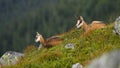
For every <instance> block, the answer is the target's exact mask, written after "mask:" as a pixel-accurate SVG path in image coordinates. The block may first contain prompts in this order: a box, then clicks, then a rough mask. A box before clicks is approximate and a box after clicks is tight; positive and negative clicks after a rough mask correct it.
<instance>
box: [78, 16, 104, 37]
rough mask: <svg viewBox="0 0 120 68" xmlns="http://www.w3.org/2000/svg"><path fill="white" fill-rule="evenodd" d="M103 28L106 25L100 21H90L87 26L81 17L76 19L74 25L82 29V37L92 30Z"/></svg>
mask: <svg viewBox="0 0 120 68" xmlns="http://www.w3.org/2000/svg"><path fill="white" fill-rule="evenodd" d="M105 26H106V24H105V23H103V22H102V21H92V23H91V24H89V25H87V23H86V22H85V21H84V19H83V17H82V16H79V17H78V20H77V24H76V27H77V28H82V29H83V30H84V31H85V32H84V35H87V34H89V33H90V32H92V31H93V30H96V29H101V28H104V27H105Z"/></svg>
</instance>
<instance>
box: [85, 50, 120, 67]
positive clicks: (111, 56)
mask: <svg viewBox="0 0 120 68" xmlns="http://www.w3.org/2000/svg"><path fill="white" fill-rule="evenodd" d="M87 68H120V50H116V51H113V52H110V53H106V54H103V55H102V56H101V57H100V58H97V59H95V60H93V61H92V62H91V63H90V64H89V65H88V66H87Z"/></svg>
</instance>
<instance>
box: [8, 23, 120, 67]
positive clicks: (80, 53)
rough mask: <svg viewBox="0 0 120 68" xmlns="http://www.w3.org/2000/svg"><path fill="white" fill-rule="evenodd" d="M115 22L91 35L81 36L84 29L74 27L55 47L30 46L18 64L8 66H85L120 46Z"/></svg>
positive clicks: (63, 35) (62, 35) (119, 37)
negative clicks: (72, 45)
mask: <svg viewBox="0 0 120 68" xmlns="http://www.w3.org/2000/svg"><path fill="white" fill-rule="evenodd" d="M112 29H113V24H110V25H108V26H107V27H106V28H104V29H100V30H95V31H94V32H93V33H91V34H90V35H89V36H81V35H82V34H83V31H82V30H80V29H73V30H71V31H69V32H67V33H64V34H61V37H63V38H64V41H63V42H62V43H61V44H60V45H58V46H55V47H53V48H49V49H46V48H42V49H41V50H39V51H38V50H37V48H36V47H34V46H29V47H27V48H26V49H25V50H24V53H25V57H24V58H23V59H22V60H21V61H20V62H19V63H18V64H16V65H14V66H9V67H8V68H71V66H72V64H74V63H78V62H79V63H81V64H82V65H83V66H86V65H87V64H89V62H90V61H91V60H92V59H94V58H96V57H98V56H100V55H102V54H103V53H104V52H108V51H111V50H114V49H118V48H120V43H119V42H120V36H118V35H115V34H113V33H112ZM69 43H72V44H75V49H74V50H72V49H65V48H64V46H65V45H66V44H69Z"/></svg>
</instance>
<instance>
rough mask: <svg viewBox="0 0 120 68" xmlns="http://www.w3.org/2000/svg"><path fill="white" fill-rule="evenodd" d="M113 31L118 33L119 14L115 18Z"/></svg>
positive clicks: (119, 25) (119, 29)
mask: <svg viewBox="0 0 120 68" xmlns="http://www.w3.org/2000/svg"><path fill="white" fill-rule="evenodd" d="M113 33H116V34H118V35H120V16H119V17H118V18H116V20H115V24H114V30H113Z"/></svg>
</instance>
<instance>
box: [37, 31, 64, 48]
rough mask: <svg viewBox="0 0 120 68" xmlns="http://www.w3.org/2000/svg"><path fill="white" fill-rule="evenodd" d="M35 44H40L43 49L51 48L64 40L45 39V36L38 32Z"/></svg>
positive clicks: (59, 38) (58, 37)
mask: <svg viewBox="0 0 120 68" xmlns="http://www.w3.org/2000/svg"><path fill="white" fill-rule="evenodd" d="M35 42H40V43H41V44H42V46H43V47H45V48H50V47H53V46H56V45H57V44H60V43H61V42H62V38H61V37H60V36H52V37H50V38H48V39H44V38H43V36H42V35H41V34H39V33H38V32H37V34H36V39H35Z"/></svg>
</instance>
